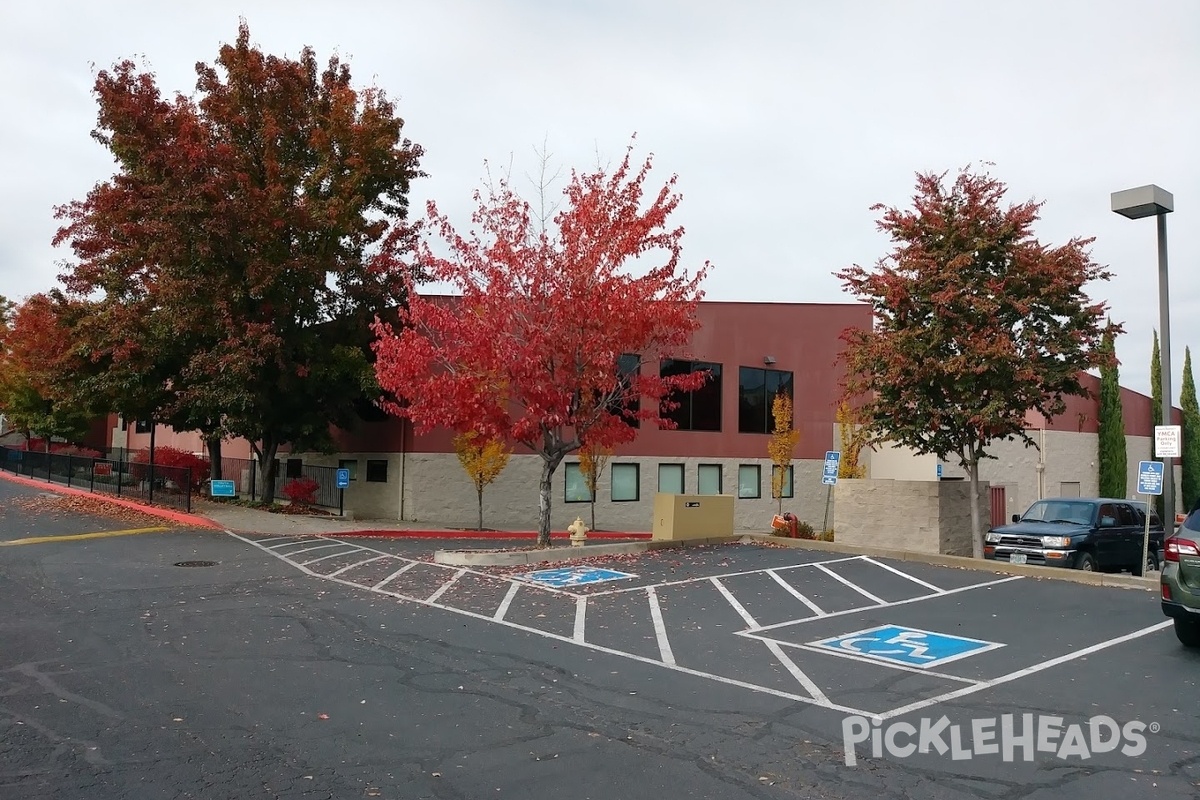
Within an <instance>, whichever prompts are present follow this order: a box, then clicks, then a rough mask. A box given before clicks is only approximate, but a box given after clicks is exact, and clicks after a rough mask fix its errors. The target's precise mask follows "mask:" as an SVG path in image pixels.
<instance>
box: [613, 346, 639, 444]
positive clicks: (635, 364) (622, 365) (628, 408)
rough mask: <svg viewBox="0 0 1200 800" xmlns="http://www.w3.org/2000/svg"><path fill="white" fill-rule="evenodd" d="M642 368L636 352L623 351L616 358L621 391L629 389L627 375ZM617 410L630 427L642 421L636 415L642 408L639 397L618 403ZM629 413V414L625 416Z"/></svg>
mask: <svg viewBox="0 0 1200 800" xmlns="http://www.w3.org/2000/svg"><path fill="white" fill-rule="evenodd" d="M641 370H642V357H641V356H639V355H638V354H637V353H624V354H622V355H621V357H620V358H618V359H617V373H618V374H619V375H620V376H621V377H620V381H621V387H622V388H621V392H622V393H623V394H624V393H627V392H629V391H630V388H631V387H630V381H629V376H631V375H637V374H638V373H639V372H641ZM618 407H619V408H618V411H617V412H616V413H619V414H620V415H621V419H622V420H624V422H625V424H626V425H628V426H629V427H631V428H640V427H641V424H642V421H641V420H640V419H638V418H637V417H636V416H633V415H636V414H637V413H638V412H639V411H640V410H641V408H642V401H641V398H639V397H632V398H629V400H628V402H624V403H619V404H618ZM626 414H629V415H630V416H626Z"/></svg>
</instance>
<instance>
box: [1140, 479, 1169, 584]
mask: <svg viewBox="0 0 1200 800" xmlns="http://www.w3.org/2000/svg"><path fill="white" fill-rule="evenodd" d="M1162 491H1163V462H1161V461H1139V462H1138V494H1144V495H1146V528H1145V530H1143V531H1142V568H1141V572H1142V574H1143V575H1144V574H1145V572H1146V561H1147V560H1148V556H1149V554H1150V508H1151V503H1152V502H1153V498H1154V495H1159V494H1162ZM1172 516H1173V515H1172ZM1167 530H1168V528H1167V527H1166V520H1164V521H1163V531H1164V532H1165V531H1167ZM1169 530H1171V531H1174V525H1172V526H1171V528H1170V529H1169Z"/></svg>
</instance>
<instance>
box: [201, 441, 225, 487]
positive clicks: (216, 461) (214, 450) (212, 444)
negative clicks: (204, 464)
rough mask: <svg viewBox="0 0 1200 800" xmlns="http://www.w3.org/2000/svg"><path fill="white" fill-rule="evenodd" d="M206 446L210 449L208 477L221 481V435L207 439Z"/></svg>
mask: <svg viewBox="0 0 1200 800" xmlns="http://www.w3.org/2000/svg"><path fill="white" fill-rule="evenodd" d="M204 446H205V447H206V448H207V449H208V477H209V478H211V479H212V480H214V481H219V480H221V474H222V473H221V436H220V434H213V435H212V436H208V437H205V439H204Z"/></svg>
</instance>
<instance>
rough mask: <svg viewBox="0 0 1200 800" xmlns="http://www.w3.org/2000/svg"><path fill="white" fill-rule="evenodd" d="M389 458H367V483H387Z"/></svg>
mask: <svg viewBox="0 0 1200 800" xmlns="http://www.w3.org/2000/svg"><path fill="white" fill-rule="evenodd" d="M387 464H388V462H387V459H384V458H379V459H374V458H372V459H367V483H387Z"/></svg>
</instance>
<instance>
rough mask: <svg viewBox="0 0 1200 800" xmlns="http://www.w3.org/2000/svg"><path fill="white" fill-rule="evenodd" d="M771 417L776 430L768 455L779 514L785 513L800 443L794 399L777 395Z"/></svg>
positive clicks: (768, 448)
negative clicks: (785, 498)
mask: <svg viewBox="0 0 1200 800" xmlns="http://www.w3.org/2000/svg"><path fill="white" fill-rule="evenodd" d="M771 415H772V417H773V418H774V419H775V430H774V431H773V432H772V433H771V440H770V441H769V442H767V454H768V455H769V456H770V457H771V461H772V462H773V463H774V466H773V467H772V468H771V497H773V498H775V499H776V500H778V501H779V513H780V514H782V513H783V487H784V484H785V482H786V481H787V473H788V467H790V466H791V465H792V456H793V454H794V453H795V452H796V443H797V442H799V441H800V431H798V430H795V429H794V428H793V427H792V398H790V397H788V395H787V394H786V393H784V392H779V393H778V394H776V395H775V400H774V402H772V403H771Z"/></svg>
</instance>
